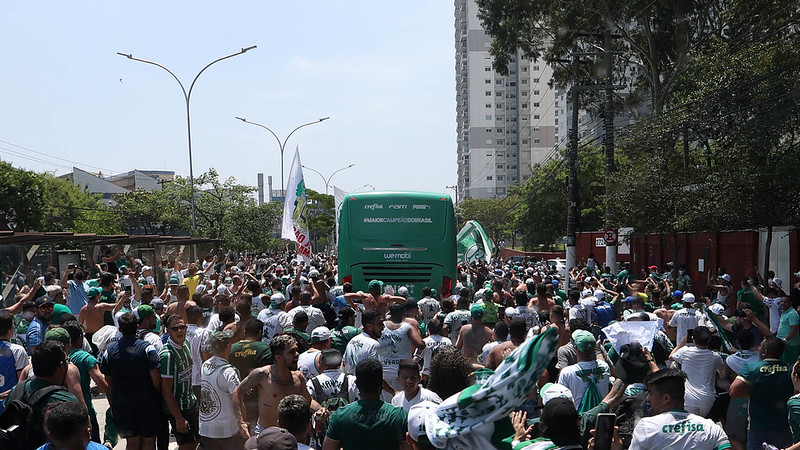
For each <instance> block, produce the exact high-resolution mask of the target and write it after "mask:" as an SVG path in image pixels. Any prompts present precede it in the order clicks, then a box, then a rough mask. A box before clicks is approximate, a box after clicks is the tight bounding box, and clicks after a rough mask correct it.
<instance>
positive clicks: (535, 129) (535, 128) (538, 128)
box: [533, 127, 542, 131]
mask: <svg viewBox="0 0 800 450" xmlns="http://www.w3.org/2000/svg"><path fill="white" fill-rule="evenodd" d="M533 131H542V129H541V128H540V127H533Z"/></svg>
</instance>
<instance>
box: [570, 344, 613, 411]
mask: <svg viewBox="0 0 800 450" xmlns="http://www.w3.org/2000/svg"><path fill="white" fill-rule="evenodd" d="M572 341H573V343H574V345H575V349H576V351H577V354H578V362H577V363H576V364H573V365H571V366H567V367H565V368H563V369H561V373H560V374H559V375H558V384H560V385H562V386H566V387H568V388H569V390H570V391H571V392H572V399H573V403H574V404H575V409H577V410H578V412H581V413H582V412H586V411H588V410H589V409H591V408H594V407H595V406H597V405H598V404H599V403H600V401H601V400H602V399H603V398H605V396H606V395H607V394H608V390H609V388H610V386H611V383H610V380H609V378H610V376H611V369H610V368H609V367H608V364H606V363H605V362H604V361H600V360H597V359H596V353H595V347H596V345H597V342H596V341H595V338H594V335H592V333H590V332H588V331H586V330H576V331H574V332H573V333H572ZM595 390H596V393H597V395H592V397H594V398H595V399H596V403H595V404H589V403H586V402H583V397H584V395H587V394H593V392H592V391H595ZM587 400H591V397H590V398H589V399H587Z"/></svg>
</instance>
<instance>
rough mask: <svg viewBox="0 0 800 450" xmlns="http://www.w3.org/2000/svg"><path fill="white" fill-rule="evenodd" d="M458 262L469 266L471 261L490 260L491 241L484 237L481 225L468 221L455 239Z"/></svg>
mask: <svg viewBox="0 0 800 450" xmlns="http://www.w3.org/2000/svg"><path fill="white" fill-rule="evenodd" d="M456 246H457V249H458V261H459V262H465V263H468V264H471V263H472V262H473V261H486V262H487V263H488V262H490V261H491V259H492V241H491V240H490V239H489V237H488V236H486V232H485V231H483V227H482V226H481V224H479V223H478V222H476V221H474V220H470V221H468V222H467V223H465V224H464V228H462V229H461V231H459V232H458V236H457V237H456Z"/></svg>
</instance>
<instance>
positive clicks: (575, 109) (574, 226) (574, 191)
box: [564, 55, 580, 289]
mask: <svg viewBox="0 0 800 450" xmlns="http://www.w3.org/2000/svg"><path fill="white" fill-rule="evenodd" d="M572 67H573V70H574V71H575V73H576V74H577V73H578V56H577V55H574V56H573V59H572ZM570 95H571V96H572V97H571V100H572V126H571V128H570V130H569V151H568V152H567V166H568V168H569V208H567V237H566V238H565V239H564V243H565V244H566V246H567V272H568V273H569V271H570V270H571V269H572V268H573V267H575V264H576V263H577V259H578V252H577V247H576V244H577V242H576V241H577V238H578V222H579V221H580V216H579V214H580V210H579V209H578V204H579V202H580V192H579V187H580V186H579V185H578V118H579V116H578V113H579V108H580V98H579V97H578V89H577V86H573V87H572V89H570ZM564 283H565V285H566V288H567V289H569V288H570V286H569V275H567V277H565V279H564Z"/></svg>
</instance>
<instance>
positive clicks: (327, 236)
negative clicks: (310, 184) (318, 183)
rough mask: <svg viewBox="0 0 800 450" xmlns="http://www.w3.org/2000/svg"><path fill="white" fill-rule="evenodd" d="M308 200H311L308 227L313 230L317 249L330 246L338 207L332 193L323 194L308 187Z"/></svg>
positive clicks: (312, 233) (312, 236) (312, 235)
mask: <svg viewBox="0 0 800 450" xmlns="http://www.w3.org/2000/svg"><path fill="white" fill-rule="evenodd" d="M306 193H307V194H306V195H307V197H308V201H310V202H311V204H310V205H309V206H310V207H309V210H308V227H309V229H310V231H311V240H312V242H315V243H316V248H315V249H314V250H315V251H320V249H322V248H325V247H330V245H331V244H335V242H333V232H334V229H335V227H336V207H335V200H334V198H333V196H332V195H328V194H322V193H319V192H316V191H314V190H313V189H308V190H307V191H306Z"/></svg>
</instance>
